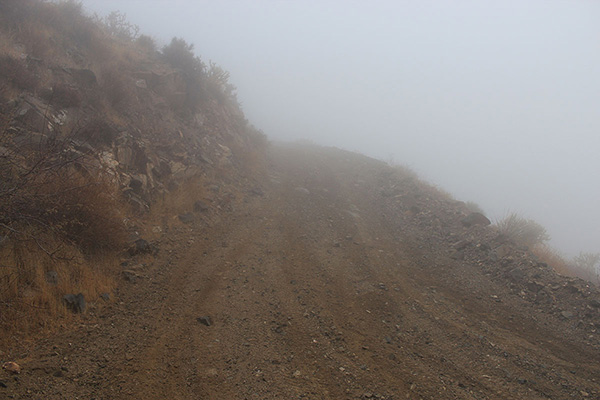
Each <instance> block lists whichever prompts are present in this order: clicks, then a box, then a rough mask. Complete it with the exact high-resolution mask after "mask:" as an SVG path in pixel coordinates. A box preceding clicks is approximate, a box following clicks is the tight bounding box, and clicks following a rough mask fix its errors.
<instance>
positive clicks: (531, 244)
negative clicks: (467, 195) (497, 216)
mask: <svg viewBox="0 0 600 400" xmlns="http://www.w3.org/2000/svg"><path fill="white" fill-rule="evenodd" d="M495 226H496V229H498V231H499V232H500V233H502V234H504V235H506V236H507V237H508V238H510V239H511V240H513V241H514V242H516V243H517V244H520V245H522V246H526V247H527V248H529V250H531V252H532V253H533V254H534V255H535V256H536V257H538V259H539V260H540V261H541V262H544V263H546V264H548V265H549V266H551V267H552V268H553V269H554V270H555V271H556V272H558V273H560V274H562V275H566V276H576V277H579V278H582V279H585V280H587V281H589V282H591V283H594V284H596V285H600V253H585V252H582V253H580V254H579V255H578V256H576V257H574V258H573V259H571V260H569V259H567V258H566V257H565V256H564V255H562V254H561V253H560V252H559V251H558V250H556V249H554V248H553V247H552V246H550V245H549V244H548V241H549V240H550V235H549V234H548V232H547V231H546V228H544V227H543V226H542V225H540V224H539V223H537V222H536V221H534V220H532V219H528V218H524V217H522V216H520V215H518V214H517V213H510V214H508V215H507V216H506V217H504V218H503V219H501V220H499V221H497V222H496V224H495Z"/></svg>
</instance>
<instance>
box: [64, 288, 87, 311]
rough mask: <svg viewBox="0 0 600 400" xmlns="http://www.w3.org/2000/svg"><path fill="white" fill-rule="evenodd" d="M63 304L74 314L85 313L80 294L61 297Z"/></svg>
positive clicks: (84, 304)
mask: <svg viewBox="0 0 600 400" xmlns="http://www.w3.org/2000/svg"><path fill="white" fill-rule="evenodd" d="M63 302H64V303H65V306H67V308H68V309H69V310H71V311H72V312H74V313H75V314H78V313H83V312H85V307H86V303H85V297H84V296H83V294H82V293H79V294H66V295H64V296H63Z"/></svg>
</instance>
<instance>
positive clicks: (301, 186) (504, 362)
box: [0, 146, 600, 399]
mask: <svg viewBox="0 0 600 400" xmlns="http://www.w3.org/2000/svg"><path fill="white" fill-rule="evenodd" d="M466 216H467V213H466V209H464V206H462V205H461V204H460V203H457V202H455V201H453V200H451V199H448V198H445V197H444V196H442V195H440V194H439V193H438V192H437V191H436V190H435V189H433V188H430V187H428V186H427V185H424V184H422V183H420V182H419V181H417V180H416V179H415V178H414V177H411V176H410V175H407V174H406V173H404V172H402V171H398V170H395V169H392V168H390V167H388V166H387V165H385V164H383V163H381V162H378V161H375V160H372V159H369V158H366V157H363V156H360V155H357V154H352V153H347V152H343V151H339V150H335V149H322V148H317V147H306V146H305V147H301V146H274V147H273V148H272V149H271V154H270V166H269V178H268V179H265V180H264V182H262V184H261V186H260V187H255V188H253V189H252V190H248V191H246V192H245V193H244V194H243V196H241V197H240V201H238V202H234V203H232V207H231V208H230V211H227V212H225V211H218V210H215V209H213V210H207V211H205V212H203V213H201V214H199V215H198V216H197V217H196V218H195V220H194V221H188V222H189V224H184V223H182V222H181V221H180V220H178V219H176V218H175V219H174V218H172V217H173V216H172V215H165V216H164V219H163V224H162V225H160V232H161V233H157V236H159V237H158V238H157V240H156V242H155V243H156V245H157V246H158V247H159V248H160V252H159V253H158V255H157V256H156V258H152V257H148V256H142V255H138V256H135V257H134V258H133V259H131V260H130V261H129V266H127V267H126V268H131V266H132V265H134V266H135V268H134V272H135V274H136V275H135V276H136V278H137V279H135V280H133V281H132V280H131V279H130V280H129V281H126V280H124V281H123V282H122V283H121V285H120V288H119V291H118V294H117V298H116V301H115V302H114V303H111V304H108V305H103V304H102V303H98V305H97V306H96V307H94V308H92V309H91V310H90V311H89V312H88V313H87V314H85V315H84V316H83V317H82V322H81V325H80V326H79V328H78V329H77V330H76V331H74V332H64V333H62V334H60V335H57V336H55V337H51V338H47V339H45V340H43V341H40V342H38V343H37V345H36V346H35V347H34V348H31V349H13V350H12V351H11V353H9V354H7V355H5V356H4V357H3V358H12V359H15V360H16V361H17V362H18V363H19V364H20V365H21V366H22V369H23V371H22V373H21V374H20V375H16V376H15V377H14V378H13V376H11V375H9V374H8V372H3V373H2V375H0V380H1V381H2V382H3V386H6V387H0V391H2V392H3V394H9V395H12V396H13V398H19V399H29V398H31V399H33V398H40V397H43V398H47V399H59V398H75V397H79V398H115V399H120V398H123V399H124V398H146V399H162V398H177V399H184V398H194V399H199V398H200V399H288V398H306V399H406V398H408V399H584V398H597V397H598V396H600V385H599V383H598V382H597V377H598V376H599V373H600V367H599V365H600V364H599V363H598V362H599V361H600V357H599V356H600V351H599V349H600V342H599V339H598V334H597V331H596V328H597V326H598V324H599V323H600V313H599V311H598V308H597V307H598V305H600V302H599V300H600V297H599V294H598V291H597V290H595V289H594V288H590V287H588V286H586V285H585V283H584V282H583V281H579V280H571V279H566V278H562V277H559V276H557V275H555V274H554V273H553V272H552V271H550V270H549V268H548V267H547V266H545V265H541V264H539V263H538V262H537V261H536V260H535V259H533V258H532V257H531V256H530V255H528V253H527V251H526V250H524V249H519V248H518V247H517V246H516V245H515V244H513V243H510V242H509V241H507V240H506V239H505V238H502V237H500V236H499V235H498V234H497V233H496V232H495V231H494V230H493V229H492V228H490V227H484V226H481V225H469V224H468V223H467V222H468V220H467V221H465V217H466ZM467 225H469V226H467ZM156 231H157V232H158V231H159V230H158V229H157V230H156Z"/></svg>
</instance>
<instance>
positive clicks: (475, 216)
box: [460, 212, 491, 228]
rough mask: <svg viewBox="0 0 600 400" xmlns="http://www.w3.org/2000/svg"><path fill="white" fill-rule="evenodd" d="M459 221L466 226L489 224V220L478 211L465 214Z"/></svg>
mask: <svg viewBox="0 0 600 400" xmlns="http://www.w3.org/2000/svg"><path fill="white" fill-rule="evenodd" d="M460 222H461V223H462V224H463V226H465V227H467V228H469V227H471V226H474V225H482V226H488V225H490V224H491V221H490V220H489V219H488V218H487V217H486V216H485V215H483V214H481V213H478V212H473V213H471V214H469V215H467V216H466V217H464V218H463V219H462V220H461V221H460Z"/></svg>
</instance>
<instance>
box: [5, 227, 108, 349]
mask: <svg viewBox="0 0 600 400" xmlns="http://www.w3.org/2000/svg"><path fill="white" fill-rule="evenodd" d="M35 234H36V235H38V238H37V240H41V241H43V242H44V243H45V244H46V245H47V246H49V247H50V246H51V247H52V248H56V249H57V251H56V253H55V254H54V255H53V256H49V255H48V254H47V253H46V252H45V251H44V250H42V249H41V248H40V247H38V245H37V244H36V243H35V242H34V241H32V240H27V239H24V240H22V239H18V240H16V239H11V240H10V241H9V242H5V243H3V245H2V248H0V259H2V264H1V265H0V348H6V347H8V346H10V345H14V344H15V342H16V341H19V340H23V339H27V338H30V337H31V336H33V335H35V334H37V333H39V332H45V331H49V330H51V329H54V328H56V327H58V326H60V325H61V324H62V323H64V322H67V321H68V320H69V319H70V318H72V317H71V315H72V314H71V312H69V311H68V310H67V309H66V308H65V306H64V304H63V300H62V298H63V296H64V295H65V294H69V293H73V294H77V293H82V294H83V295H84V296H85V299H86V301H87V302H88V303H98V302H99V301H100V300H99V296H100V294H102V293H110V292H112V290H113V289H114V286H115V282H114V279H113V276H114V275H115V274H116V270H117V268H118V260H117V259H116V258H115V257H114V255H101V256H100V255H99V256H97V257H94V258H93V259H88V258H87V257H85V256H84V255H83V254H82V253H81V252H80V251H79V249H77V248H76V247H74V246H72V245H69V244H68V243H65V242H62V241H60V240H57V239H56V238H54V237H52V236H51V235H42V236H39V233H37V232H36V233H35Z"/></svg>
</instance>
